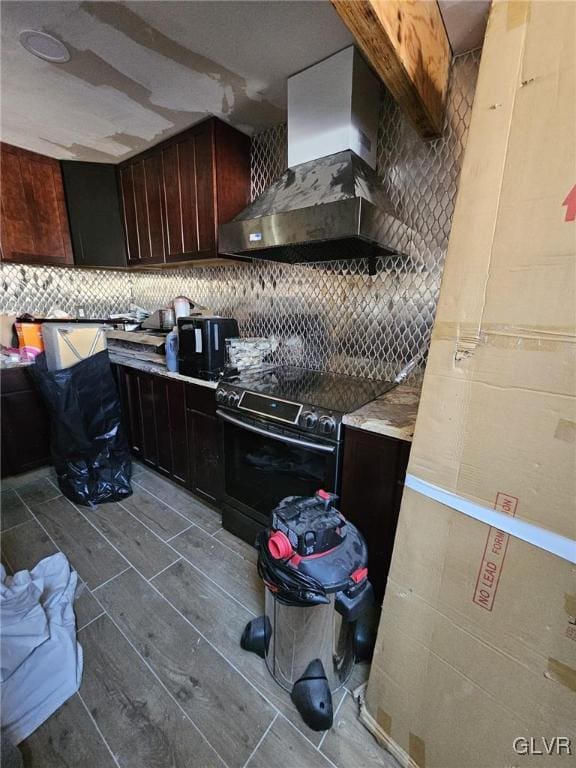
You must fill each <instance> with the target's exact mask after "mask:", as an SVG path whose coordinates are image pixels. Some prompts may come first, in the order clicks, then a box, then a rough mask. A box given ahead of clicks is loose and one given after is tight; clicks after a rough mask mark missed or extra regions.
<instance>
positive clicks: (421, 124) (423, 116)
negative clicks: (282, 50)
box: [330, 0, 452, 139]
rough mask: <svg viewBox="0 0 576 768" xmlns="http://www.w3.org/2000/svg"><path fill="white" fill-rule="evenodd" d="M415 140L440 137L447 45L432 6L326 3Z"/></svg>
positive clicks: (355, 0) (420, 1)
mask: <svg viewBox="0 0 576 768" xmlns="http://www.w3.org/2000/svg"><path fill="white" fill-rule="evenodd" d="M330 1H331V3H332V5H333V6H334V8H335V9H336V11H337V12H338V15H339V16H340V18H341V19H342V21H343V22H344V24H346V26H347V27H348V29H349V30H350V32H351V33H352V35H353V36H354V38H355V40H356V42H357V44H358V47H359V48H360V50H361V51H362V52H363V53H364V56H365V57H366V59H367V60H368V61H369V63H370V64H371V65H372V67H373V69H374V70H375V72H376V73H377V74H378V76H379V77H380V78H381V79H382V81H383V82H384V84H385V85H386V87H387V88H388V90H389V91H390V93H391V94H392V96H393V97H394V98H395V99H396V101H397V102H398V104H399V105H400V107H401V108H402V109H403V111H404V112H405V113H406V115H407V116H408V117H409V118H410V120H411V121H412V123H413V125H414V126H415V127H416V129H417V130H418V132H419V133H420V135H421V136H422V137H424V138H427V139H429V138H435V137H437V136H439V135H440V133H441V132H442V126H443V121H444V108H445V104H446V93H447V90H448V76H449V71H450V61H451V58H452V54H451V50H450V43H449V42H448V36H447V35H446V30H445V28H444V23H443V21H442V16H441V14H440V9H439V7H438V3H437V2H436V0H330Z"/></svg>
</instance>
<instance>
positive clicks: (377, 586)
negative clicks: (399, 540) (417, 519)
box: [340, 427, 410, 605]
mask: <svg viewBox="0 0 576 768" xmlns="http://www.w3.org/2000/svg"><path fill="white" fill-rule="evenodd" d="M409 455H410V443H407V442H405V441H403V440H395V439H393V438H389V437H384V436H383V435H378V434H375V433H373V432H365V431H363V430H359V429H351V428H350V427H346V430H345V434H344V460H343V470H342V491H341V500H340V508H341V511H342V513H343V514H344V516H345V517H346V518H347V519H348V520H350V522H351V523H354V525H356V526H357V527H358V529H359V530H360V531H361V533H362V534H363V535H364V538H365V539H366V542H367V544H368V572H369V578H370V581H371V582H372V586H373V587H374V593H375V595H376V600H377V603H378V604H379V605H381V604H382V598H383V597H384V591H385V589H386V580H387V578H388V570H389V568H390V560H391V557H392V549H393V547H394V536H395V534H396V524H397V522H398V512H399V510H400V502H401V500H402V491H403V488H404V478H405V476H406V466H407V464H408V457H409Z"/></svg>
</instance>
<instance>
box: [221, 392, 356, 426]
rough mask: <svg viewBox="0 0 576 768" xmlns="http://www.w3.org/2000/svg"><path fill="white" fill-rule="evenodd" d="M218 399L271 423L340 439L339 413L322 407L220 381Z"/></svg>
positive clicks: (235, 408) (228, 406) (224, 403)
mask: <svg viewBox="0 0 576 768" xmlns="http://www.w3.org/2000/svg"><path fill="white" fill-rule="evenodd" d="M216 402H217V404H218V405H219V406H223V407H224V408H230V409H232V410H235V411H239V412H244V413H246V414H247V415H252V416H259V417H260V418H262V419H266V420H270V421H271V422H272V423H277V424H285V425H291V426H293V427H295V428H296V429H298V430H301V431H303V432H307V433H310V434H315V435H318V436H322V437H327V438H331V439H338V438H339V435H340V422H341V416H340V414H339V413H335V412H332V411H328V410H326V409H323V408H316V407H313V406H309V405H302V404H300V403H294V402H290V401H289V400H282V399H281V398H277V397H271V396H269V395H263V394H260V393H258V392H250V391H248V390H242V389H240V388H237V387H234V386H233V385H230V384H219V386H218V388H217V390H216Z"/></svg>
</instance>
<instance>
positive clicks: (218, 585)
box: [70, 502, 316, 757]
mask: <svg viewBox="0 0 576 768" xmlns="http://www.w3.org/2000/svg"><path fill="white" fill-rule="evenodd" d="M70 503H72V502H70ZM118 503H119V502H118ZM73 506H74V508H75V509H77V511H78V512H79V513H80V514H82V516H83V517H85V516H84V515H83V513H82V512H81V510H79V509H78V508H77V507H76V505H75V504H73ZM123 509H125V507H123ZM126 511H127V512H128V513H129V514H132V513H131V512H130V510H126ZM174 511H176V510H174ZM132 516H133V517H135V516H134V515H132ZM135 519H136V520H137V519H138V518H135ZM89 522H90V525H92V526H93V527H94V528H95V530H96V531H97V532H98V533H100V535H101V536H102V538H104V540H105V541H107V542H108V544H110V546H111V547H113V548H114V549H116V547H115V546H114V544H112V543H111V542H110V541H109V540H108V539H107V538H106V536H104V535H103V534H102V533H101V532H100V531H98V529H97V528H96V527H95V526H94V524H93V523H92V522H91V521H89ZM142 525H144V526H145V527H146V528H147V527H148V526H146V525H145V523H142ZM193 527H197V528H199V527H200V526H196V524H195V523H193V524H192V525H191V526H190V528H193ZM200 530H202V531H203V532H204V533H207V531H204V529H202V528H201V529H200ZM178 535H179V534H178ZM208 535H209V534H208ZM164 543H165V544H166V543H167V542H164ZM168 546H169V547H170V549H172V550H173V551H174V552H175V553H176V554H177V555H178V556H179V559H183V560H184V561H185V562H186V563H187V564H188V565H190V566H191V567H192V568H194V570H196V571H198V573H200V574H202V575H203V576H204V577H205V578H207V579H208V580H209V581H211V582H212V583H213V584H214V585H215V586H216V587H217V588H218V589H220V590H221V591H222V592H224V594H226V595H228V597H229V598H230V599H232V600H234V601H235V602H236V603H238V605H240V607H241V608H243V609H244V610H246V611H247V612H248V613H249V614H250V615H252V616H256V615H257V614H255V613H254V612H253V611H252V610H251V609H250V608H248V607H247V606H245V605H244V604H243V603H241V602H240V601H239V600H238V599H237V598H235V597H234V596H233V595H231V594H229V593H228V592H227V591H226V590H225V589H224V588H223V587H221V586H220V584H218V583H217V582H215V581H213V580H212V579H210V577H209V576H207V575H206V574H205V573H204V572H203V571H202V570H200V568H198V567H197V566H196V565H194V563H192V562H190V560H188V559H187V558H186V556H185V555H182V554H181V553H180V552H178V550H177V549H175V548H174V547H173V546H172V545H171V544H169V543H168ZM224 546H225V545H224ZM116 551H118V552H119V550H117V549H116ZM119 554H121V553H120V552H119ZM235 554H236V553H235ZM122 557H124V556H123V555H122ZM237 557H239V558H240V559H241V560H243V558H242V557H241V556H240V555H237ZM124 559H125V560H126V559H127V558H124ZM128 562H129V561H128ZM176 562H178V561H176ZM175 564H176V563H171V564H170V566H168V567H169V568H171V567H172V566H173V565H175ZM131 567H132V568H133V569H134V571H135V572H136V573H137V574H138V575H139V576H140V577H141V578H142V579H143V580H144V581H145V582H146V583H148V584H150V586H151V587H152V588H153V589H154V591H155V592H157V593H158V595H159V596H160V597H161V598H162V599H163V600H165V601H166V602H167V603H168V605H170V607H171V608H172V609H173V610H175V611H176V613H177V614H178V615H179V616H181V618H182V619H184V621H186V622H187V623H188V624H189V625H190V626H191V627H192V628H193V629H194V630H195V631H196V632H197V633H198V634H199V635H200V637H201V638H202V639H203V640H204V641H205V642H206V643H208V645H209V646H210V647H211V648H212V649H213V650H214V651H216V653H217V654H218V655H219V656H221V657H222V658H223V659H224V661H225V662H226V663H227V664H229V665H230V666H231V667H232V669H234V670H235V671H236V673H237V674H239V675H240V677H242V678H243V679H244V680H245V681H246V682H247V683H248V684H249V685H250V686H251V687H252V688H253V689H254V690H255V691H256V692H257V693H258V694H259V695H260V696H261V697H262V699H264V701H266V703H267V704H269V705H270V706H271V707H272V708H273V710H274V711H275V712H276V713H277V714H282V713H281V712H280V710H279V709H278V708H277V707H276V706H275V705H274V704H273V703H272V702H271V701H270V700H269V699H268V698H267V697H266V696H265V695H264V694H263V693H262V691H261V690H259V689H258V688H257V687H256V686H255V685H254V684H253V683H252V681H251V680H250V679H249V678H248V677H247V676H246V675H245V674H244V673H243V672H242V671H241V670H240V669H238V667H236V665H235V664H233V663H232V662H231V661H230V659H228V658H226V656H225V655H224V654H223V653H222V651H220V649H219V648H217V647H216V646H215V645H214V644H213V643H212V642H211V641H210V640H209V639H208V638H207V637H206V636H205V635H204V634H203V633H202V632H201V631H200V630H199V629H198V628H197V627H196V626H195V625H194V624H193V623H192V622H191V621H190V620H189V619H188V618H187V617H186V616H185V615H184V614H183V613H181V612H180V610H179V609H178V608H177V607H176V606H175V605H173V604H172V603H171V602H170V600H168V598H167V597H165V596H164V595H163V594H162V592H160V590H159V589H158V588H157V587H156V585H155V584H153V583H152V580H148V579H146V577H145V576H143V575H142V574H141V573H140V571H139V570H138V569H137V568H135V567H134V566H131ZM128 570H129V568H126V569H125V570H124V571H123V573H126V571H128ZM119 575H121V574H116V576H119ZM157 575H158V574H157ZM116 576H114V577H112V579H109V580H108V581H112V580H113V579H114V578H116ZM151 578H152V579H153V578H155V577H154V576H153V577H151ZM100 586H103V584H101V585H99V586H98V587H95V589H94V590H92V593H94V591H96V590H97V589H99V587H100ZM98 602H99V603H100V601H98ZM100 605H101V607H102V608H103V609H104V612H105V613H106V615H107V616H108V617H109V618H110V620H111V621H112V622H113V623H114V625H115V626H117V624H116V622H115V621H114V619H113V618H112V616H111V615H110V614H109V613H108V612H107V611H106V609H105V608H104V606H102V604H101V603H100ZM118 629H119V631H120V632H122V630H121V629H120V627H118ZM122 634H123V635H124V633H123V632H122ZM126 639H127V640H128V638H126ZM128 642H130V641H129V640H128ZM130 645H132V644H131V643H130ZM135 650H136V649H135ZM136 652H137V653H138V651H136ZM143 660H144V659H143ZM144 661H145V660H144ZM145 663H146V664H147V662H145ZM166 691H167V692H168V695H170V696H172V694H171V693H170V691H168V689H166ZM172 698H173V699H174V701H175V702H176V704H177V705H178V706H179V707H180V703H179V702H178V701H177V700H176V699H175V698H174V697H173V696H172ZM282 716H283V717H284V715H282ZM286 719H287V718H286ZM191 722H192V721H191ZM288 722H290V721H288ZM290 724H291V725H292V727H294V728H296V726H294V725H293V724H292V723H290ZM296 730H297V732H298V733H299V734H300V735H301V736H302V737H303V738H304V739H306V741H308V743H309V744H311V746H312V747H313V748H314V749H316V745H315V744H314V742H313V741H311V740H310V739H309V738H308V737H307V736H306V734H304V733H303V732H302V731H300V730H298V729H296ZM202 735H203V734H202ZM203 737H204V735H203ZM204 738H205V737H204ZM206 741H207V740H206ZM218 756H219V757H220V755H218Z"/></svg>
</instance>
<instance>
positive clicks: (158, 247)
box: [119, 155, 165, 266]
mask: <svg viewBox="0 0 576 768" xmlns="http://www.w3.org/2000/svg"><path fill="white" fill-rule="evenodd" d="M119 175H120V189H121V195H122V205H123V212H124V227H125V231H126V246H127V251H128V264H129V265H130V266H147V265H150V264H162V263H164V241H165V237H164V221H163V211H162V196H163V195H162V176H161V166H160V159H159V157H158V156H157V155H148V156H147V157H137V158H133V159H132V160H129V161H128V162H127V163H123V164H122V165H121V166H120V168H119Z"/></svg>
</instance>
